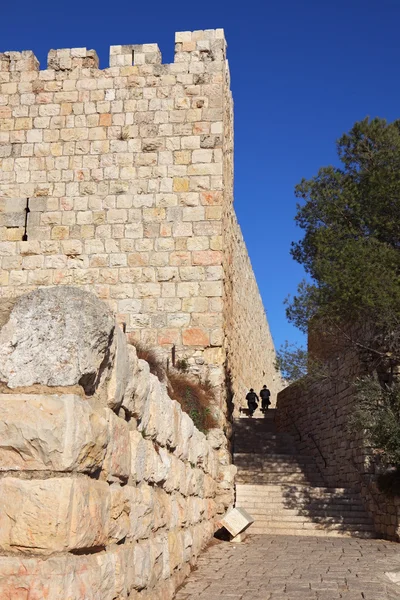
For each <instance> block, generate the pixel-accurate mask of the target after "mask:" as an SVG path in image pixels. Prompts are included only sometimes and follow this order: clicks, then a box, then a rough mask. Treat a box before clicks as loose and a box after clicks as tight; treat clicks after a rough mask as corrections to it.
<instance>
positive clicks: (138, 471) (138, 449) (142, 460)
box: [129, 431, 147, 483]
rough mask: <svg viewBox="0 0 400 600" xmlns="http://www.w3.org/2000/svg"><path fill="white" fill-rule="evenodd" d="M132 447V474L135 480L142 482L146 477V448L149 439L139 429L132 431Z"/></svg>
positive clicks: (130, 434)
mask: <svg viewBox="0 0 400 600" xmlns="http://www.w3.org/2000/svg"><path fill="white" fill-rule="evenodd" d="M129 436H130V448H131V476H132V477H133V479H134V481H136V482H138V483H139V482H141V481H143V480H144V479H145V478H146V466H147V459H146V450H147V440H145V439H144V438H143V435H142V434H141V433H140V432H139V431H131V432H130V433H129Z"/></svg>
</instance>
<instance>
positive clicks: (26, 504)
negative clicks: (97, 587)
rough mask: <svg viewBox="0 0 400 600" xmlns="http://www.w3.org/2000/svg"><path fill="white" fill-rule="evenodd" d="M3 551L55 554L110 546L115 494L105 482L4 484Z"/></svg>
mask: <svg viewBox="0 0 400 600" xmlns="http://www.w3.org/2000/svg"><path fill="white" fill-rule="evenodd" d="M0 497H1V498H2V512H1V514H0V549H1V550H2V551H5V552H17V551H19V552H31V553H52V552H61V551H71V550H77V549H84V548H92V547H97V546H103V545H106V543H107V542H108V529H109V518H110V492H109V487H108V485H107V484H106V483H105V482H101V481H93V480H89V479H70V478H66V477H63V478H57V477H54V478H51V479H47V480H44V481H40V480H24V479H15V478H12V477H8V478H5V479H2V480H0Z"/></svg>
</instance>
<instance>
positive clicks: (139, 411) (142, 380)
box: [122, 348, 150, 419]
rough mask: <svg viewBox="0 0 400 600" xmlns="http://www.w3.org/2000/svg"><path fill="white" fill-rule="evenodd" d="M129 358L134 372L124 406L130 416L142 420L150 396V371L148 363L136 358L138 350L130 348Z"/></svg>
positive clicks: (126, 392)
mask: <svg viewBox="0 0 400 600" xmlns="http://www.w3.org/2000/svg"><path fill="white" fill-rule="evenodd" d="M129 356H130V365H131V366H133V368H134V372H133V375H132V378H131V379H130V380H129V382H128V386H127V389H126V391H125V395H124V399H123V404H122V406H123V407H124V408H125V409H126V411H127V413H128V414H132V415H134V416H135V417H137V418H138V419H142V417H143V414H144V412H145V406H146V403H147V400H148V397H149V394H150V369H149V365H148V363H147V362H145V361H144V360H140V359H139V360H137V358H135V357H136V350H134V349H132V350H131V348H129Z"/></svg>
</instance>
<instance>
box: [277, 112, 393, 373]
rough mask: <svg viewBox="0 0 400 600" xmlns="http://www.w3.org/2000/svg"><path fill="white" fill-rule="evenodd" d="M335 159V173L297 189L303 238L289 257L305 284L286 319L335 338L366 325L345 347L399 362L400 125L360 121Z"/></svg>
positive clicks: (332, 169) (324, 172) (304, 182)
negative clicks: (315, 324) (320, 327)
mask: <svg viewBox="0 0 400 600" xmlns="http://www.w3.org/2000/svg"><path fill="white" fill-rule="evenodd" d="M337 151H338V156H339V159H340V163H341V164H340V166H338V167H335V166H329V167H324V168H321V169H320V170H319V172H318V174H317V175H316V176H315V177H313V178H312V179H310V180H305V179H303V180H302V181H301V183H300V184H299V185H297V186H296V196H297V197H298V198H300V199H301V200H302V201H303V202H302V204H299V205H298V212H297V216H296V222H297V224H298V225H299V226H300V227H301V229H303V230H304V236H303V238H302V239H301V240H300V241H299V242H297V243H293V245H292V251H291V252H292V256H293V258H294V259H295V260H296V261H298V262H299V263H300V264H302V265H303V266H304V268H305V270H306V272H307V274H308V276H309V280H308V281H307V282H306V281H304V282H302V283H301V285H300V286H299V288H298V293H297V295H296V296H295V297H294V298H293V300H292V301H291V302H290V303H289V305H288V308H287V315H288V318H289V320H290V321H291V322H293V323H294V324H295V325H296V326H297V327H299V328H300V329H301V330H303V331H306V330H307V329H308V327H309V325H310V322H311V321H312V319H316V318H317V319H318V320H319V321H320V322H323V323H324V326H325V328H326V329H327V330H331V331H332V333H333V334H334V335H336V336H337V335H339V336H340V335H341V336H342V337H344V336H346V330H347V329H348V324H349V323H352V324H354V323H368V324H369V328H368V331H366V328H364V330H363V332H362V334H360V337H358V339H351V340H349V341H351V342H352V343H354V344H355V345H357V346H358V347H359V348H360V349H361V348H362V349H364V350H365V351H366V352H367V353H369V354H370V355H371V358H373V359H374V360H378V361H380V362H383V363H386V362H388V359H390V360H389V362H393V361H398V360H399V359H400V340H399V324H400V279H399V274H400V121H395V122H393V123H390V124H388V123H387V122H386V121H385V120H383V119H373V120H369V119H365V120H363V121H360V122H358V123H356V124H355V125H354V127H353V128H352V129H351V131H350V132H349V133H348V134H345V135H343V136H342V137H341V138H340V139H339V140H338V142H337ZM347 336H348V337H351V336H349V335H348V334H347Z"/></svg>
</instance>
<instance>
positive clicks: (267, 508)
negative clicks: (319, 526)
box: [236, 498, 365, 514]
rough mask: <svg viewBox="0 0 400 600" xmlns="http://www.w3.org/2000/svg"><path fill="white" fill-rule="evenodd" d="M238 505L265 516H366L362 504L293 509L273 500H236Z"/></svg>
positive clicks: (308, 506)
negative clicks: (314, 513) (291, 513)
mask: <svg viewBox="0 0 400 600" xmlns="http://www.w3.org/2000/svg"><path fill="white" fill-rule="evenodd" d="M236 505H237V506H242V507H243V508H246V510H247V509H248V510H251V511H259V510H262V511H263V512H264V513H265V514H268V513H270V514H277V513H279V512H280V511H282V512H283V511H284V512H289V513H290V511H293V514H298V512H299V511H300V510H302V511H304V510H307V511H310V512H311V511H312V512H316V513H321V514H331V513H333V514H335V513H338V514H347V513H352V514H365V509H364V507H363V505H362V504H361V503H358V504H354V503H353V504H350V503H349V504H346V503H343V502H335V503H334V504H332V503H329V502H327V503H324V504H323V503H321V504H318V506H317V507H316V506H315V504H313V503H310V504H307V503H297V502H296V506H295V507H292V506H288V503H287V502H285V501H284V500H281V501H279V500H276V501H275V500H272V501H268V500H267V501H264V502H257V501H255V502H254V501H251V500H248V499H246V498H245V499H237V500H236Z"/></svg>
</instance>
